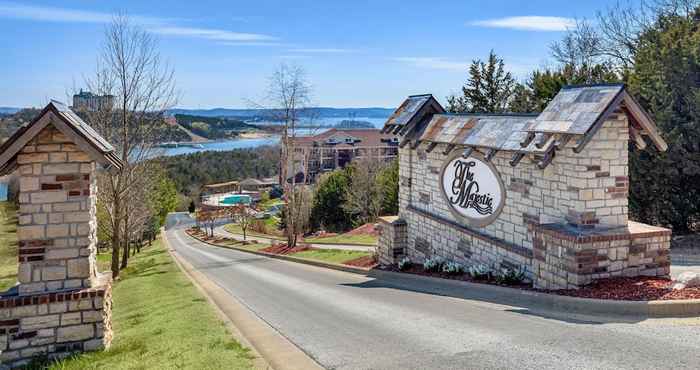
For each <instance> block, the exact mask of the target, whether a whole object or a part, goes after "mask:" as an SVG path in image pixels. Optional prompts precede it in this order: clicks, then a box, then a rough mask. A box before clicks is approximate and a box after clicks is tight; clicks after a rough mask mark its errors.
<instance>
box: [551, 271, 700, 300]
mask: <svg viewBox="0 0 700 370" xmlns="http://www.w3.org/2000/svg"><path fill="white" fill-rule="evenodd" d="M672 286H673V282H672V281H671V280H669V279H664V278H658V277H646V276H638V277H634V278H626V277H619V278H610V279H601V280H597V281H595V282H593V283H592V284H591V285H588V286H586V287H583V288H581V289H576V290H573V289H572V290H556V291H548V292H547V293H553V294H559V295H566V296H571V297H579V298H596V299H617V300H624V301H656V300H659V301H667V300H676V299H700V288H685V289H681V290H672V289H671V287H672Z"/></svg>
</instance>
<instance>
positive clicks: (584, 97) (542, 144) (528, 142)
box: [385, 84, 668, 165]
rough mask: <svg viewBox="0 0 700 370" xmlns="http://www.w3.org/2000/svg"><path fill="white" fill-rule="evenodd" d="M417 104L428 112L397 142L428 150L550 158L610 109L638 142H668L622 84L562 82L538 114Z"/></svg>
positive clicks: (593, 128) (587, 135) (579, 144)
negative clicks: (623, 117) (433, 109)
mask: <svg viewBox="0 0 700 370" xmlns="http://www.w3.org/2000/svg"><path fill="white" fill-rule="evenodd" d="M411 100H415V98H414V97H409V98H408V99H406V102H408V101H411ZM406 102H404V104H402V106H404V105H406ZM399 109H401V107H399ZM420 109H425V110H426V112H424V115H426V117H427V118H425V119H423V120H422V121H421V122H420V123H418V124H415V125H414V127H412V128H410V129H408V130H404V129H402V130H400V133H399V135H400V136H402V145H405V143H408V142H410V141H413V142H414V144H413V145H414V147H417V146H418V145H420V143H422V142H426V143H429V147H428V149H429V150H432V149H433V148H434V147H435V146H436V145H437V144H440V143H442V144H448V149H449V150H452V149H454V148H456V147H463V148H464V147H467V148H472V149H474V148H482V149H487V150H489V151H492V152H493V153H495V151H510V152H515V153H516V154H517V155H518V156H519V158H522V156H523V155H525V154H542V155H547V156H548V157H549V159H550V160H551V157H553V153H554V151H555V150H557V149H558V148H561V147H563V146H564V145H565V144H566V143H567V142H569V140H571V139H575V140H576V147H575V148H574V151H576V152H580V151H581V150H583V147H584V146H585V145H586V144H587V143H588V141H590V140H591V138H592V136H593V135H594V134H595V133H596V132H597V131H598V129H600V127H601V126H602V124H603V122H605V120H606V119H607V118H608V117H609V116H610V114H612V113H614V112H617V111H622V112H623V113H625V114H627V116H628V117H629V119H630V136H631V138H632V140H633V141H634V142H635V143H636V144H637V146H638V147H640V148H643V147H644V146H645V145H646V142H645V140H644V139H643V138H642V137H643V136H646V137H648V138H649V139H650V140H651V141H652V143H653V144H654V145H655V146H656V147H657V149H659V150H661V151H665V150H666V149H667V147H668V146H667V144H666V142H665V141H664V140H663V138H661V136H660V135H659V132H658V130H657V129H656V125H655V124H654V122H653V121H652V120H651V119H650V118H649V115H648V114H647V113H646V112H645V111H644V110H643V109H642V108H641V106H640V105H639V104H638V103H637V102H636V101H635V100H634V98H633V97H632V96H631V95H630V94H629V93H628V92H627V91H626V89H625V86H624V85H623V84H604V85H591V86H567V87H564V88H563V89H562V90H561V91H560V92H559V93H558V94H557V95H556V96H555V97H554V99H553V100H552V101H551V102H550V104H549V105H547V107H546V108H545V110H544V111H543V112H542V113H539V114H435V113H433V114H430V113H429V112H428V111H427V109H426V108H419V110H420ZM420 113H421V112H420V111H418V112H413V114H414V115H419V114H420ZM392 117H393V116H392ZM396 124H397V123H396V120H393V119H392V118H389V120H387V122H386V124H385V130H386V128H387V127H388V128H389V130H391V129H392V128H393V127H395V126H396ZM493 153H492V154H493ZM515 158H516V157H514V159H515ZM518 161H519V159H518V160H515V162H512V163H516V164H517V162H518ZM546 164H547V163H546V162H545V163H543V165H546Z"/></svg>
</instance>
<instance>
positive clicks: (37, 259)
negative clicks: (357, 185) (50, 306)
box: [17, 125, 97, 294]
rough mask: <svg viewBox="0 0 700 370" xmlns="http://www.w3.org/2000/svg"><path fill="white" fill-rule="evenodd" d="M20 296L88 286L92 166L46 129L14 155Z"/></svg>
mask: <svg viewBox="0 0 700 370" xmlns="http://www.w3.org/2000/svg"><path fill="white" fill-rule="evenodd" d="M17 164H18V165H19V169H18V172H19V176H20V178H19V186H20V189H19V190H20V196H19V203H20V205H19V210H18V217H19V226H18V228H17V236H18V239H19V253H18V254H19V269H18V270H19V274H18V280H19V282H20V286H19V293H20V294H32V293H37V292H45V291H56V290H61V289H80V288H87V287H90V284H91V283H90V280H91V279H92V278H93V277H94V276H95V275H96V271H95V248H96V246H95V243H96V230H97V225H96V221H95V213H96V210H95V200H94V197H92V196H91V195H92V194H94V193H95V191H96V179H95V163H94V162H93V160H92V159H91V158H90V157H89V156H88V155H87V154H86V153H85V152H83V151H81V150H80V149H79V148H78V147H77V146H76V145H75V144H74V143H73V142H72V141H71V140H69V138H67V137H66V136H65V135H63V134H62V133H61V132H60V131H58V130H57V129H55V128H54V127H53V126H51V125H49V126H47V127H46V128H45V129H44V130H42V131H41V132H40V133H39V134H38V135H37V136H36V137H35V138H34V139H33V140H32V141H31V142H30V143H29V144H28V145H26V146H25V147H24V148H23V149H22V150H21V152H20V154H19V155H18V156H17Z"/></svg>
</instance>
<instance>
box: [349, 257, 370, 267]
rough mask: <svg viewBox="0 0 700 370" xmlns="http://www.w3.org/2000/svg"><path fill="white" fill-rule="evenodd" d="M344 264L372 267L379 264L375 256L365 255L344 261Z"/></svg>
mask: <svg viewBox="0 0 700 370" xmlns="http://www.w3.org/2000/svg"><path fill="white" fill-rule="evenodd" d="M343 265H348V266H355V267H364V268H370V267H374V266H376V265H377V260H376V259H375V258H374V256H363V257H359V258H355V259H352V260H350V261H345V262H343Z"/></svg>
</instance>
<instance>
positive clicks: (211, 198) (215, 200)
mask: <svg viewBox="0 0 700 370" xmlns="http://www.w3.org/2000/svg"><path fill="white" fill-rule="evenodd" d="M253 194H255V192H246V191H243V192H242V193H238V192H233V191H232V192H228V193H221V194H212V195H208V196H207V197H206V198H205V199H204V200H203V201H202V203H203V204H206V205H208V206H221V205H225V204H221V201H222V200H224V199H226V198H228V197H230V196H234V195H248V196H250V197H251V199H252V198H253Z"/></svg>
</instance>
